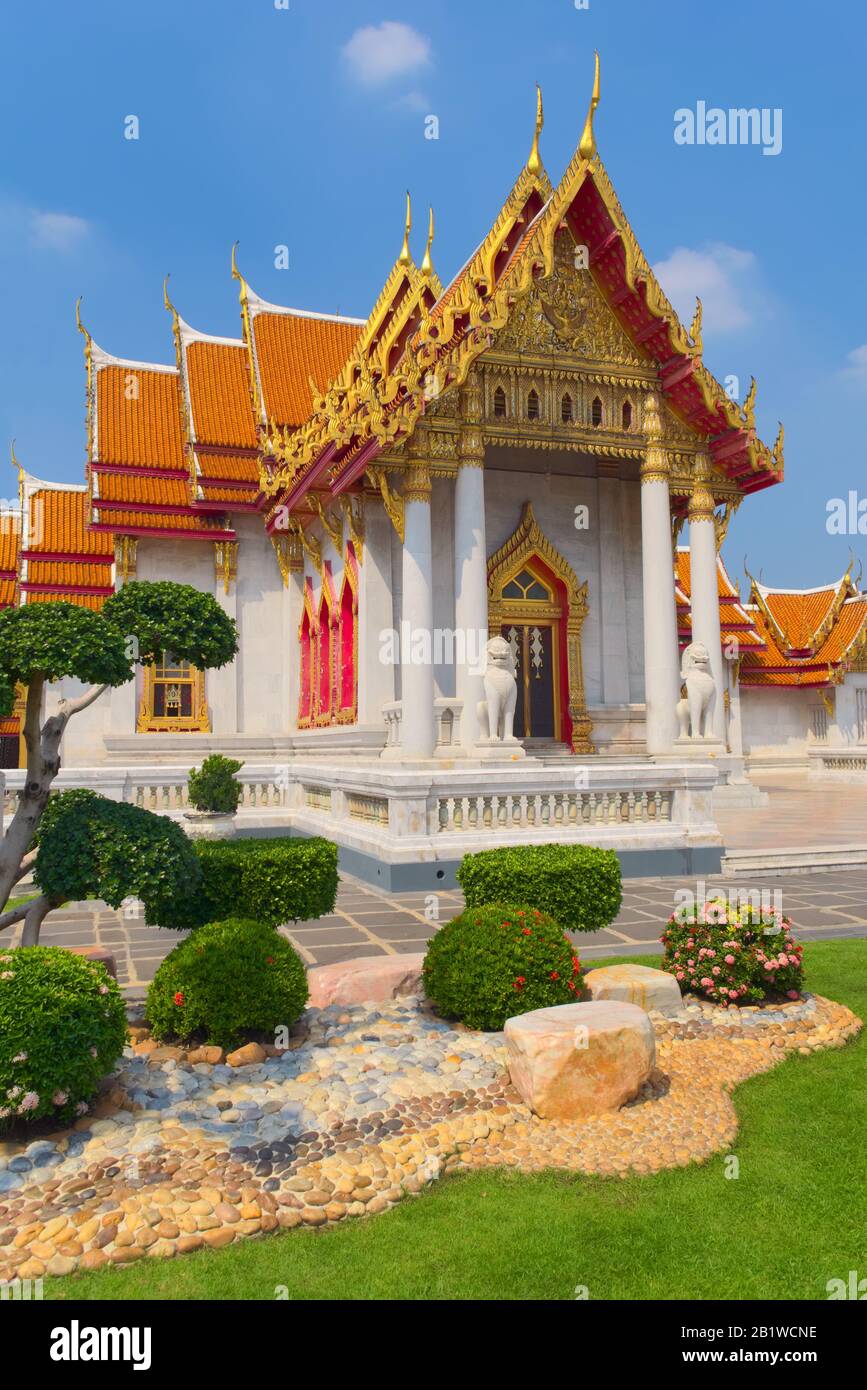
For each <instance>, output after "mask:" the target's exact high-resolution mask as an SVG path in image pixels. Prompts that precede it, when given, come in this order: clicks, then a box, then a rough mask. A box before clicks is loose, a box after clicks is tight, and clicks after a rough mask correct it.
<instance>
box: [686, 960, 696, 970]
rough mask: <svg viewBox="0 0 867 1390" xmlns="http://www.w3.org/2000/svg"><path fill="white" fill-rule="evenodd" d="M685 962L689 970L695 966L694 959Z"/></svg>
mask: <svg viewBox="0 0 867 1390" xmlns="http://www.w3.org/2000/svg"><path fill="white" fill-rule="evenodd" d="M686 963H687V965H688V966H689V968H690V970H692V969H694V967H695V961H694V960H688V961H687V962H686Z"/></svg>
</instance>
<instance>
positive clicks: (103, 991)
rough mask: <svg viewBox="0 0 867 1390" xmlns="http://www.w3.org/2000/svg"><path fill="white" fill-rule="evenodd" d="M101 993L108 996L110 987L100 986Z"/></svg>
mask: <svg viewBox="0 0 867 1390" xmlns="http://www.w3.org/2000/svg"><path fill="white" fill-rule="evenodd" d="M99 992H100V994H108V985H100V987H99Z"/></svg>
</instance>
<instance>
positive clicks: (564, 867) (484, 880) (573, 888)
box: [457, 845, 621, 931]
mask: <svg viewBox="0 0 867 1390" xmlns="http://www.w3.org/2000/svg"><path fill="white" fill-rule="evenodd" d="M457 877H458V883H459V884H460V885H461V888H462V889H463V890H464V897H465V898H466V903H467V907H482V906H483V905H484V904H485V903H495V902H521V903H529V904H530V905H531V906H532V907H537V908H538V909H539V911H540V912H547V913H549V914H550V915H551V916H552V917H553V918H554V919H555V921H557V922H559V924H560V926H561V927H563V929H564V930H565V931H601V930H602V928H603V927H607V926H608V925H609V923H611V922H613V921H614V918H615V917H616V916H617V914H618V912H619V911H620V903H621V891H620V864H619V862H618V859H617V855H616V854H615V853H614V850H611V849H596V848H595V847H594V846H592V845H516V846H513V847H509V848H505V849H486V850H482V851H481V853H479V854H465V855H464V857H463V859H462V860H461V865H460V868H459V869H458V875H457Z"/></svg>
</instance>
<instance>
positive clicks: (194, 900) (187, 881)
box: [33, 787, 208, 931]
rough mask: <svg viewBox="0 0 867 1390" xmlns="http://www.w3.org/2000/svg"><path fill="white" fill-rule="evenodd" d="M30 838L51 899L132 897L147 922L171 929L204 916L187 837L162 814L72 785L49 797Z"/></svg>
mask: <svg viewBox="0 0 867 1390" xmlns="http://www.w3.org/2000/svg"><path fill="white" fill-rule="evenodd" d="M36 843H37V845H38V850H39V852H38V854H37V858H36V863H35V865H34V869H33V877H34V879H35V880H36V883H37V884H38V885H39V887H40V888H41V889H42V892H43V893H46V894H47V895H48V896H49V897H51V898H54V899H56V900H57V901H59V902H65V901H66V900H68V899H70V898H73V899H79V898H102V899H103V901H104V902H107V903H108V904H109V906H110V907H120V905H121V903H122V902H123V900H124V898H128V897H136V898H140V899H141V901H142V902H143V904H144V909H145V920H146V921H147V922H148V923H149V924H151V925H159V926H163V927H173V928H175V929H177V930H179V931H185V930H188V929H189V928H190V927H194V926H199V925H200V924H201V923H202V922H206V921H207V920H208V914H207V913H205V912H204V911H203V904H202V870H201V867H200V863H199V859H198V857H197V855H196V851H195V849H194V847H193V842H192V841H191V840H189V839H188V838H187V836H186V835H185V834H184V832H183V830H182V829H181V827H180V826H179V825H176V824H175V822H174V821H171V820H169V819H168V817H167V816H158V815H155V814H154V813H153V812H152V811H145V810H144V809H143V808H142V807H141V806H132V805H130V804H129V803H128V802H123V801H112V800H110V799H109V798H108V797H105V796H98V795H97V793H96V792H93V791H89V790H87V789H86V788H83V787H81V788H75V789H73V790H70V791H64V792H56V793H52V795H51V796H50V797H49V799H48V805H47V806H46V808H45V810H44V812H43V813H42V817H41V819H40V822H39V827H38V829H37V833H36Z"/></svg>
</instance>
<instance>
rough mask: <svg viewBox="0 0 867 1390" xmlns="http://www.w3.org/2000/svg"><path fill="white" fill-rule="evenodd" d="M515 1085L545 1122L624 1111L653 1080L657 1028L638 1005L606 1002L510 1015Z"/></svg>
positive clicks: (510, 1062)
mask: <svg viewBox="0 0 867 1390" xmlns="http://www.w3.org/2000/svg"><path fill="white" fill-rule="evenodd" d="M505 1039H506V1053H507V1063H508V1067H509V1074H510V1076H511V1078H512V1085H513V1086H514V1087H515V1089H516V1090H517V1091H518V1092H519V1094H520V1096H521V1098H522V1099H523V1100H524V1101H525V1103H526V1104H527V1105H529V1107H530V1109H531V1110H533V1111H534V1112H535V1113H536V1114H537V1115H539V1116H540V1117H541V1118H542V1119H544V1120H583V1119H585V1118H586V1117H587V1116H589V1115H598V1114H601V1113H602V1112H603V1111H606V1110H617V1109H619V1107H620V1106H621V1105H623V1104H624V1102H625V1101H627V1100H631V1099H632V1098H633V1097H634V1096H636V1095H637V1094H638V1092H639V1090H640V1089H641V1086H642V1085H643V1084H644V1082H645V1081H646V1080H647V1078H648V1077H649V1075H650V1073H651V1070H652V1069H653V1065H654V1062H655V1060H656V1042H655V1037H654V1032H653V1025H652V1024H651V1022H650V1019H649V1018H648V1016H647V1014H646V1013H645V1012H644V1010H643V1009H640V1008H638V1006H637V1005H635V1004H623V1003H620V1002H619V1001H616V1000H601V1001H599V1002H598V1003H597V1002H593V1003H588V1004H561V1005H559V1006H557V1007H555V1008H551V1009H535V1010H533V1012H532V1013H527V1014H519V1015H518V1017H517V1018H509V1019H507V1020H506V1028H505Z"/></svg>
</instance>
